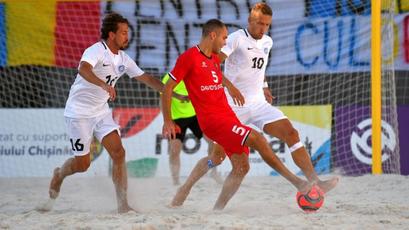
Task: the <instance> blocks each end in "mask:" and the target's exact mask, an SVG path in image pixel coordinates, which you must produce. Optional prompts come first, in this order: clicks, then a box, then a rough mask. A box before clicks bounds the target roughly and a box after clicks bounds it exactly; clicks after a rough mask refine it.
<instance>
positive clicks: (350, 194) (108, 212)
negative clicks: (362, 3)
mask: <svg viewBox="0 0 409 230" xmlns="http://www.w3.org/2000/svg"><path fill="white" fill-rule="evenodd" d="M324 178H325V177H324ZM48 183H49V178H0V191H1V196H0V229H409V199H408V198H407V197H406V195H408V194H409V177H407V176H400V175H381V176H374V175H366V176H360V177H341V180H340V183H339V184H338V186H337V187H336V188H335V189H334V190H332V191H331V192H329V193H328V194H326V196H325V201H324V205H323V207H322V208H321V209H320V210H319V211H318V212H317V213H313V214H305V213H303V212H302V211H301V209H299V208H298V207H297V205H296V202H295V194H296V191H295V189H294V188H293V187H292V186H291V185H290V184H289V183H288V182H286V181H285V180H284V179H283V178H282V177H246V178H245V180H244V182H243V184H242V186H241V188H240V189H239V191H238V193H237V194H236V195H235V196H234V197H233V199H232V200H231V201H230V202H229V203H228V205H227V206H226V208H225V209H224V210H223V211H212V207H213V205H214V202H215V200H216V198H217V196H218V194H219V192H220V190H221V186H220V185H218V184H216V183H215V181H213V180H212V179H211V178H209V177H205V178H202V180H201V181H199V183H198V184H197V185H196V187H194V188H193V190H192V192H191V194H190V196H189V197H188V199H187V200H186V202H185V204H184V205H183V206H182V207H180V208H168V207H167V204H169V203H170V201H171V199H172V197H173V195H174V194H175V191H176V187H175V186H173V185H172V184H171V181H170V179H169V178H157V177H156V178H145V179H141V178H129V201H130V204H131V206H132V207H134V208H136V209H138V211H139V212H138V213H136V212H130V213H126V214H117V213H116V201H115V198H114V197H115V196H114V188H113V185H112V182H111V180H110V178H108V177H75V176H74V177H69V178H67V179H66V181H64V184H63V187H62V190H61V193H60V196H59V198H58V199H57V201H56V203H55V205H54V209H53V210H52V211H50V212H47V213H40V212H37V211H35V210H34V209H35V207H36V206H38V205H39V204H41V203H43V202H44V201H46V200H47V192H48Z"/></svg>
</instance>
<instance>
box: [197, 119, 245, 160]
mask: <svg viewBox="0 0 409 230" xmlns="http://www.w3.org/2000/svg"><path fill="white" fill-rule="evenodd" d="M199 121H200V127H201V128H202V130H203V133H204V134H206V136H207V137H209V138H210V139H211V140H213V141H215V142H216V143H217V144H219V145H221V146H222V147H223V148H224V151H226V155H227V156H229V157H230V156H231V155H232V154H235V153H237V154H241V153H246V154H247V155H248V154H249V148H248V147H247V146H245V145H244V143H245V142H246V139H247V137H248V135H249V134H250V131H251V130H252V129H251V128H250V127H248V126H245V125H243V124H242V123H241V122H240V121H239V119H238V118H237V117H236V116H235V114H234V113H233V114H232V115H229V116H217V117H215V118H213V119H212V117H210V116H208V115H207V116H206V118H205V119H203V120H199Z"/></svg>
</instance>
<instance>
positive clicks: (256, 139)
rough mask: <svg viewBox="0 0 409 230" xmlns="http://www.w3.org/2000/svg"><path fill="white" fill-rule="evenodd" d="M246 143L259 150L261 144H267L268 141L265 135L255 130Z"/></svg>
mask: <svg viewBox="0 0 409 230" xmlns="http://www.w3.org/2000/svg"><path fill="white" fill-rule="evenodd" d="M246 145H247V146H249V147H251V148H255V149H256V150H257V151H259V150H260V149H259V148H260V146H267V145H268V142H267V139H266V138H265V137H264V136H263V135H261V134H260V133H259V132H257V131H255V130H253V131H252V132H251V133H250V135H249V136H248V138H247V140H246Z"/></svg>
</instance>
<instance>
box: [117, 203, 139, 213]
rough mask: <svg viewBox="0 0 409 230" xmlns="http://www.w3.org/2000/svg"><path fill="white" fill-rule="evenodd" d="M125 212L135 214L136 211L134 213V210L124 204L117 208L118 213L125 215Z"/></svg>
mask: <svg viewBox="0 0 409 230" xmlns="http://www.w3.org/2000/svg"><path fill="white" fill-rule="evenodd" d="M127 212H135V213H137V211H135V209H133V208H131V207H130V206H129V205H128V204H124V205H121V206H120V207H118V213H127Z"/></svg>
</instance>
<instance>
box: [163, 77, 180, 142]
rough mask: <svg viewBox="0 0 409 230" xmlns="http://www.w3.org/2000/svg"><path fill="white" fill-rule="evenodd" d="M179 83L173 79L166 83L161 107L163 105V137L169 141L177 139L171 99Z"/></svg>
mask: <svg viewBox="0 0 409 230" xmlns="http://www.w3.org/2000/svg"><path fill="white" fill-rule="evenodd" d="M176 85H177V82H176V81H174V80H173V79H169V81H168V82H166V84H165V86H164V88H163V92H162V97H161V100H162V101H161V105H162V115H163V128H162V136H163V137H165V138H168V139H174V138H175V137H176V131H177V130H176V125H175V123H174V122H173V120H172V115H171V107H170V106H171V97H172V93H173V89H174V88H175V87H176Z"/></svg>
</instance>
